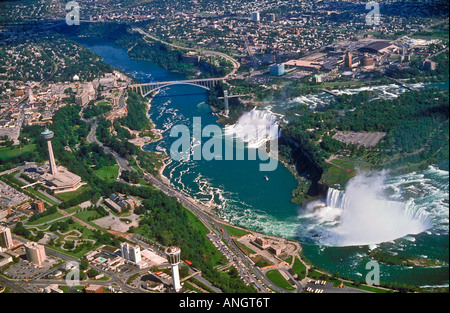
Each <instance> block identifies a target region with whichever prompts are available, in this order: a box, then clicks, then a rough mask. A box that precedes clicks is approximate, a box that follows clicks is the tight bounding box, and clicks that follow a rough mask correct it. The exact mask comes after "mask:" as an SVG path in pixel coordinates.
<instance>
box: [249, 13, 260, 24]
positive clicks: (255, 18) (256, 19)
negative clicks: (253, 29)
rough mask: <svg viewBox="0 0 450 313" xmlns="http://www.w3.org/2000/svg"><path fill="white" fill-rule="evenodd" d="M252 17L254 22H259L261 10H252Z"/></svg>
mask: <svg viewBox="0 0 450 313" xmlns="http://www.w3.org/2000/svg"><path fill="white" fill-rule="evenodd" d="M250 18H251V20H252V21H254V22H259V12H252V13H251V14H250Z"/></svg>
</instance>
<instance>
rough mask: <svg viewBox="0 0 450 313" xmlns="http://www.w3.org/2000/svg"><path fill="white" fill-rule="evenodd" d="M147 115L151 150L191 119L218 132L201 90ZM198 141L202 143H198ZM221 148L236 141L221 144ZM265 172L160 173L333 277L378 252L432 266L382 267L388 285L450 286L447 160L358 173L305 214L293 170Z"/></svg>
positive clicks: (178, 167) (217, 167)
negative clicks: (294, 243) (400, 170)
mask: <svg viewBox="0 0 450 313" xmlns="http://www.w3.org/2000/svg"><path fill="white" fill-rule="evenodd" d="M76 40H77V41H78V42H79V43H81V44H83V45H84V46H85V47H86V48H88V49H90V50H92V51H93V52H95V53H97V54H99V55H100V56H101V57H102V58H103V60H104V62H105V63H108V64H110V65H112V66H114V67H115V68H118V69H119V70H122V71H124V72H125V73H126V74H128V75H130V76H132V77H134V78H136V79H137V80H138V81H141V82H150V81H169V80H179V79H183V77H182V76H181V75H179V74H176V73H171V72H169V71H167V70H164V69H162V68H160V67H158V66H156V65H155V64H154V63H152V62H149V61H137V60H132V59H130V58H129V57H128V55H127V52H126V50H125V49H123V48H121V47H119V46H117V45H115V44H114V42H113V41H110V40H104V39H99V38H77V39H76ZM373 91H374V92H375V94H377V95H378V96H380V97H383V96H384V97H391V98H392V97H395V96H396V95H398V94H399V93H400V92H403V91H402V90H401V88H398V86H394V85H387V86H377V87H374V88H373ZM342 92H349V93H351V92H358V90H347V91H342ZM327 101H332V100H331V98H330V96H329V95H326V94H317V95H308V96H304V97H301V98H297V99H293V100H292V101H288V102H284V103H280V104H279V105H277V104H271V105H270V106H267V107H261V108H257V110H258V112H254V113H251V114H253V115H252V116H246V121H245V122H247V123H251V122H252V119H253V118H256V119H261V118H263V119H264V120H265V121H266V122H267V123H269V124H275V123H276V121H277V119H279V120H282V119H283V113H284V111H285V110H286V109H287V108H289V106H292V105H296V104H298V103H306V104H308V105H309V106H310V107H314V106H320V105H326V103H327ZM148 115H149V117H150V119H151V120H152V122H153V123H154V124H155V128H157V129H159V131H160V133H161V134H162V139H161V140H159V141H157V142H154V143H151V144H148V145H146V146H144V150H147V151H158V152H165V153H168V151H169V150H170V146H171V144H172V143H173V141H174V140H175V138H172V137H170V136H169V134H170V130H171V129H172V127H173V126H174V125H178V124H183V125H186V126H188V128H191V127H192V121H193V118H194V117H201V120H202V124H204V125H218V124H217V118H216V116H214V115H213V114H211V109H210V107H209V105H208V103H207V94H206V92H205V90H204V89H201V88H199V87H195V86H188V85H176V86H171V87H167V88H164V89H162V90H161V91H160V92H159V93H158V95H156V96H155V97H154V98H153V99H152V102H151V108H150V111H149V112H148ZM242 123H244V121H242ZM240 126H242V125H239V124H237V125H230V126H228V128H227V127H225V128H223V133H225V132H226V130H228V131H234V132H237V133H239V127H240ZM272 135H273V136H274V137H275V136H277V135H278V133H276V134H275V133H274V134H272ZM202 140H203V139H202ZM196 144H202V142H192V145H196ZM224 145H225V147H226V145H234V143H233V142H231V143H230V142H226V141H224ZM233 148H234V149H238V148H237V147H233ZM245 149H247V148H245ZM259 165H260V161H259V160H248V159H244V160H211V161H207V160H192V159H190V160H181V161H175V160H172V159H170V158H169V160H168V161H167V164H166V166H165V168H164V171H163V175H164V176H166V177H167V178H168V179H169V181H170V183H171V184H172V185H173V187H175V188H177V189H178V190H180V191H181V192H183V193H185V194H186V195H188V196H190V197H192V198H195V199H198V200H200V201H203V202H205V203H208V204H210V205H212V206H215V207H217V209H218V211H217V212H218V213H217V214H218V215H219V217H221V218H222V219H224V220H227V221H229V222H231V223H233V224H236V225H239V226H242V227H246V228H248V229H251V230H255V231H258V232H262V233H266V234H269V235H274V236H279V237H285V238H289V239H296V240H299V241H300V242H301V243H302V246H303V254H304V255H305V256H306V258H308V259H309V260H310V261H311V262H312V263H313V264H314V265H316V266H317V267H319V268H323V269H325V270H327V271H328V272H330V273H339V274H340V275H342V276H344V277H348V278H351V279H361V280H363V279H364V275H365V273H366V272H367V270H366V269H365V265H366V263H367V262H368V261H370V260H372V257H371V252H373V251H381V252H386V253H389V254H392V255H396V256H405V257H407V258H410V259H411V258H412V259H415V260H417V259H420V260H432V261H433V265H432V266H429V265H426V266H404V265H389V264H385V263H380V272H381V277H380V280H381V281H385V282H397V283H402V284H412V285H418V286H448V276H449V272H448V262H449V257H448V255H449V251H448V246H449V245H448V244H449V227H448V223H449V220H448V218H449V200H448V198H449V183H448V180H449V162H448V160H444V161H442V162H439V163H438V164H434V165H432V166H429V167H428V168H427V169H425V170H421V171H414V172H411V173H408V174H392V173H390V172H388V171H385V172H381V173H370V174H367V173H360V174H359V175H357V176H356V177H354V178H353V179H352V180H350V181H349V182H348V184H347V185H346V186H345V188H343V189H342V190H337V189H329V190H328V193H327V195H326V196H325V197H323V199H316V200H315V201H314V202H313V203H309V204H308V205H307V206H305V207H302V206H301V205H296V204H294V203H292V202H291V199H292V190H294V189H295V188H296V186H297V181H296V180H295V178H294V177H293V176H292V174H291V173H290V172H289V170H288V169H287V168H286V167H284V166H283V165H282V164H281V163H280V164H278V166H277V167H276V169H275V170H274V171H271V172H261V171H260V170H259ZM265 177H267V178H266V179H265ZM369 230H370V231H369ZM372 255H373V254H372Z"/></svg>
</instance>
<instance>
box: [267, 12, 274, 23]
mask: <svg viewBox="0 0 450 313" xmlns="http://www.w3.org/2000/svg"><path fill="white" fill-rule="evenodd" d="M267 21H269V22H275V14H274V13H269V14H267Z"/></svg>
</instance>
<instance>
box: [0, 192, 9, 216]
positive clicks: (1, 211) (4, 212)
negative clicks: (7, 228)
mask: <svg viewBox="0 0 450 313" xmlns="http://www.w3.org/2000/svg"><path fill="white" fill-rule="evenodd" d="M0 190H1V188H0ZM9 214H11V208H8V207H3V206H2V205H1V202H0V222H1V221H3V220H5V219H6V217H7V216H8V215H9Z"/></svg>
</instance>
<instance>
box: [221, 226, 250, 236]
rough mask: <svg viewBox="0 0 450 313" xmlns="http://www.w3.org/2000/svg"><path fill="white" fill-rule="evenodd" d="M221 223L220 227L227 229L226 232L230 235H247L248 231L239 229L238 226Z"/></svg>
mask: <svg viewBox="0 0 450 313" xmlns="http://www.w3.org/2000/svg"><path fill="white" fill-rule="evenodd" d="M220 225H222V227H223V228H224V229H225V230H226V231H227V233H228V234H230V236H236V237H242V236H245V235H248V234H249V232H248V231H245V230H242V229H239V228H235V227H232V226H229V225H225V224H220Z"/></svg>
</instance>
